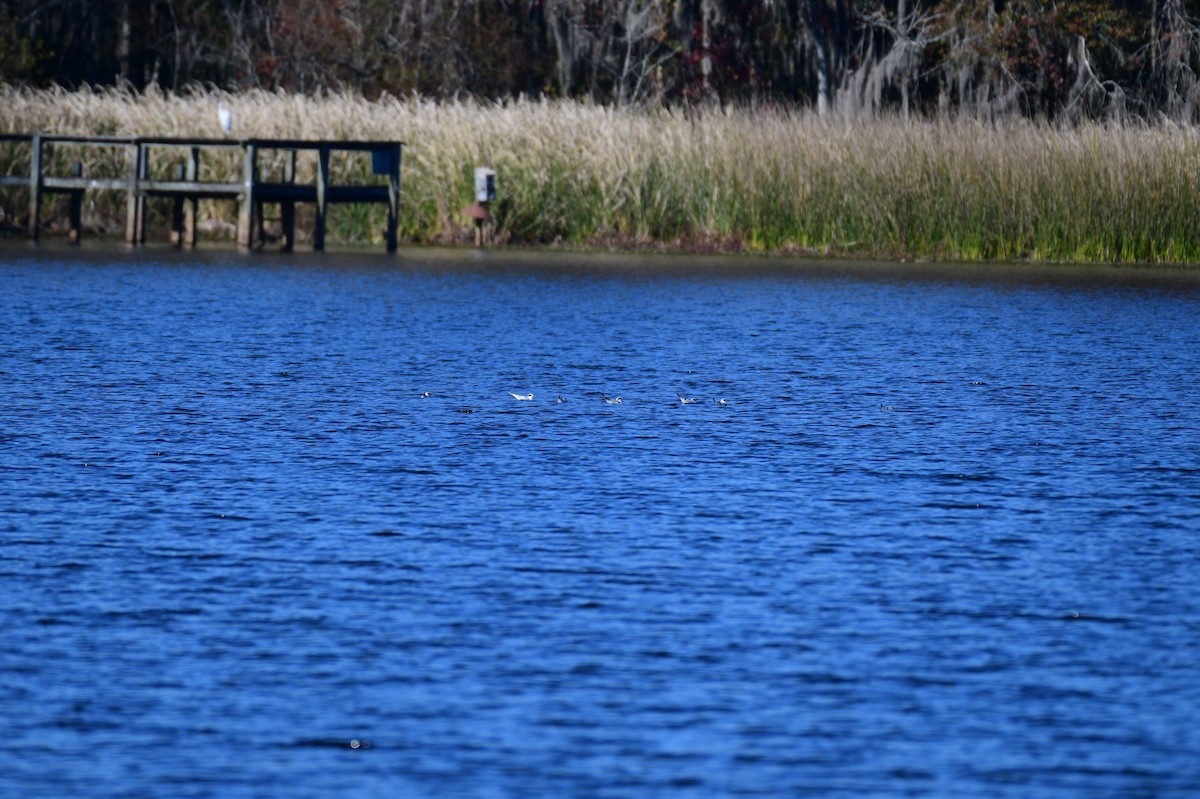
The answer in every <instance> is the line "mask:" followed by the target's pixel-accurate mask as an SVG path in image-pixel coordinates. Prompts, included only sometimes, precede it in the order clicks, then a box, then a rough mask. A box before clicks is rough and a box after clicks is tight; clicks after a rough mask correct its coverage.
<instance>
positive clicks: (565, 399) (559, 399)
mask: <svg viewBox="0 0 1200 799" xmlns="http://www.w3.org/2000/svg"><path fill="white" fill-rule="evenodd" d="M558 401H559V402H566V401H567V398H566V397H564V396H563V395H562V394H559V395H558Z"/></svg>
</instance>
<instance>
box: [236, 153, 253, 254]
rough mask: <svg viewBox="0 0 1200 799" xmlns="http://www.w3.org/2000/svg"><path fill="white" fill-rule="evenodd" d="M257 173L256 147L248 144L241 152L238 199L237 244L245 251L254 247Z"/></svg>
mask: <svg viewBox="0 0 1200 799" xmlns="http://www.w3.org/2000/svg"><path fill="white" fill-rule="evenodd" d="M257 171H258V146H257V145H256V144H255V143H254V142H248V143H247V144H246V146H245V149H244V150H243V151H242V194H241V197H240V198H239V201H240V205H239V212H238V229H237V236H238V244H239V245H240V246H242V247H244V248H246V249H250V248H252V247H253V246H254V227H255V226H254V204H255V197H254V181H255V177H256V176H255V173H256V172H257Z"/></svg>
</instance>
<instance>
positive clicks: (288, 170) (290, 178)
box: [279, 150, 296, 252]
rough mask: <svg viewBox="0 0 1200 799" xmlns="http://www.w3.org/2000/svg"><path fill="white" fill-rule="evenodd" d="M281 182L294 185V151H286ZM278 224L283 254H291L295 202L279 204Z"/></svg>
mask: <svg viewBox="0 0 1200 799" xmlns="http://www.w3.org/2000/svg"><path fill="white" fill-rule="evenodd" d="M283 182H284V183H286V184H288V185H289V186H291V185H295V183H296V151H295V150H288V155H287V162H286V163H285V164H284V167H283ZM279 217H280V224H281V225H282V226H283V246H282V248H281V249H282V250H283V251H284V252H291V251H292V250H293V249H294V248H295V246H296V202H295V201H294V200H284V201H283V202H281V203H280V204H279Z"/></svg>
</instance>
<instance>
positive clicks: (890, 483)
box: [0, 244, 1200, 799]
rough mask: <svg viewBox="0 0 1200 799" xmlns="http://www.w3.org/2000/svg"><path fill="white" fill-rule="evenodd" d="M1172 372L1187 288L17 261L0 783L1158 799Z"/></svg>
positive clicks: (1192, 629)
mask: <svg viewBox="0 0 1200 799" xmlns="http://www.w3.org/2000/svg"><path fill="white" fill-rule="evenodd" d="M1198 384H1200V274H1197V273H1194V272H1189V271H1174V272H1172V271H1155V270H1144V269H1106V268H1104V269H1102V268H1094V269H1082V268H1037V267H1030V266H993V267H980V266H956V267H955V266H951V267H943V266H921V265H917V266H913V265H881V264H874V265H873V264H850V263H840V264H839V263H820V262H809V261H770V260H756V259H698V258H683V257H616V256H612V257H609V256H577V255H564V254H554V253H546V254H543V253H539V254H521V253H504V252H499V251H497V252H487V253H474V252H464V251H434V252H429V251H422V250H409V251H402V252H401V253H400V254H399V255H398V256H396V257H395V258H388V257H385V256H383V255H381V254H378V253H375V252H370V253H362V254H345V253H344V254H340V255H338V254H330V255H326V256H317V255H307V254H296V255H293V256H291V257H277V256H271V255H263V254H259V255H254V256H243V255H240V254H237V253H232V252H227V251H216V250H210V251H200V252H198V253H192V254H186V255H181V254H175V253H173V252H169V251H164V250H154V249H150V250H146V251H142V252H131V251H127V250H124V249H116V248H106V247H103V246H96V245H93V244H88V245H85V246H84V247H83V248H80V249H77V250H69V249H66V248H59V247H54V246H43V247H42V248H41V249H35V248H27V247H24V246H9V247H7V248H6V249H4V250H0V386H2V388H0V587H2V594H0V596H2V603H0V719H2V720H3V722H4V735H3V736H2V737H0V795H3V796H12V797H25V798H26V799H31V798H37V797H63V796H87V797H221V798H222V799H231V798H232V799H241V798H243V797H281V796H287V797H297V798H300V799H304V798H306V797H333V796H338V797H348V796H355V797H366V796H380V797H382V796H403V797H439V798H442V797H514V798H516V797H597V798H599V797H612V798H613V799H617V798H620V799H646V798H652V797H667V798H668V799H677V798H678V799H682V798H684V797H687V798H688V799H692V798H695V799H717V798H719V797H795V796H854V797H864V796H880V797H883V796H888V797H891V796H945V797H980V798H981V799H982V798H983V797H987V798H988V799H994V798H995V797H1022V798H1024V797H1058V796H1063V797H1122V798H1125V797H1195V796H1197V795H1200V723H1198V721H1197V718H1198V714H1200V592H1198V589H1197V586H1198V585H1200V432H1198V426H1197V419H1198V418H1200V390H1198V388H1197V386H1198ZM425 392H428V394H429V395H428V396H422V395H423V394H424V393H425ZM509 392H513V393H517V394H525V393H527V392H532V393H533V395H534V398H533V400H529V401H523V400H516V399H514V398H513V397H512V396H511V395H510V394H509ZM679 394H682V395H684V396H685V397H687V398H695V399H696V402H695V403H692V404H687V405H683V404H681V403H680V401H679V399H678V395H679ZM559 396H561V397H562V398H563V399H564V400H565V401H563V402H559V401H558V397H559ZM602 396H607V397H610V398H616V397H618V396H619V397H621V400H622V402H621V403H620V404H608V403H606V402H604V401H603V399H602ZM722 399H724V400H725V404H724V405H721V404H718V401H719V400H722Z"/></svg>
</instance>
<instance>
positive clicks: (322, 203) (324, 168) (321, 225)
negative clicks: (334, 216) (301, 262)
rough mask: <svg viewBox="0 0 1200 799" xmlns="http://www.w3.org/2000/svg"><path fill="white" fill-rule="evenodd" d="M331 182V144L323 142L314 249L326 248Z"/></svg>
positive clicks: (318, 178) (318, 177)
mask: <svg viewBox="0 0 1200 799" xmlns="http://www.w3.org/2000/svg"><path fill="white" fill-rule="evenodd" d="M328 184H329V145H328V144H323V145H321V146H320V147H319V148H318V149H317V223H316V225H315V227H314V228H313V249H314V250H317V251H320V250H324V249H325V221H326V215H327V213H328V211H329V197H328V196H327V194H326V188H327V187H328Z"/></svg>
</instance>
